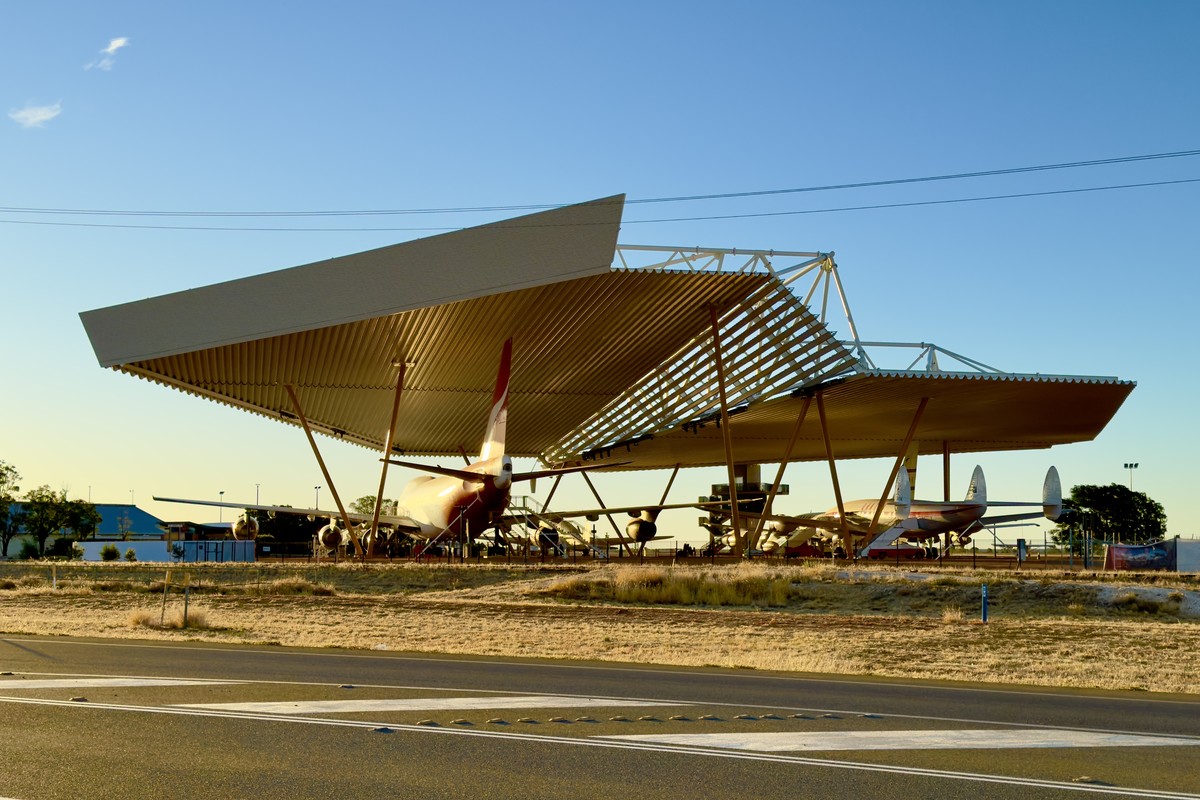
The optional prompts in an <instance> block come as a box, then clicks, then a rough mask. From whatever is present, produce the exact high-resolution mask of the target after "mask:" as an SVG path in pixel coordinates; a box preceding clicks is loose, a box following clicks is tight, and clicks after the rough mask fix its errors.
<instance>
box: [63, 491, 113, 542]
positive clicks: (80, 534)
mask: <svg viewBox="0 0 1200 800" xmlns="http://www.w3.org/2000/svg"><path fill="white" fill-rule="evenodd" d="M103 521H104V518H103V517H102V516H100V512H99V511H97V510H96V506H95V505H93V504H92V503H89V502H88V501H87V500H69V501H67V523H66V526H67V527H68V528H70V529H71V531H72V532H73V533H74V534H75V538H76V539H80V540H82V539H90V538H92V537H93V536H95V535H96V528H98V527H99V526H100V523H101V522H103Z"/></svg>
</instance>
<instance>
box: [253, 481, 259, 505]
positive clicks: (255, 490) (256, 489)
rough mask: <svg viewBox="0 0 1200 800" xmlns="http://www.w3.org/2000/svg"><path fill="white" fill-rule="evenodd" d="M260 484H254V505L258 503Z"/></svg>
mask: <svg viewBox="0 0 1200 800" xmlns="http://www.w3.org/2000/svg"><path fill="white" fill-rule="evenodd" d="M259 485H260V484H257V483H256V484H254V505H258V487H259Z"/></svg>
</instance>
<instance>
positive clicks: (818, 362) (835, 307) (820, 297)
mask: <svg viewBox="0 0 1200 800" xmlns="http://www.w3.org/2000/svg"><path fill="white" fill-rule="evenodd" d="M613 269H614V271H652V272H668V271H682V272H688V273H723V274H730V275H745V274H748V273H755V274H762V275H766V276H768V280H767V282H766V283H764V284H763V285H762V286H761V287H760V288H759V289H757V290H756V291H754V292H753V293H751V294H749V295H748V296H746V297H745V298H743V299H742V300H740V301H739V302H736V303H734V304H732V305H730V306H728V307H726V308H721V309H717V313H718V324H717V330H718V331H719V336H720V346H721V350H722V352H723V353H724V362H725V363H724V379H725V382H726V390H727V392H728V398H727V401H728V410H730V411H731V412H733V413H735V414H736V413H738V412H741V411H744V410H747V409H748V408H749V406H750V405H751V404H758V403H763V402H766V401H770V400H774V399H780V398H784V397H788V396H791V395H795V394H797V393H799V392H804V391H805V390H808V389H811V388H812V387H816V386H819V385H820V384H822V383H825V382H827V381H831V380H834V379H839V378H847V377H852V376H872V375H873V376H885V375H886V376H888V377H899V376H904V375H911V376H921V375H945V376H947V377H949V376H962V377H966V376H969V375H972V374H974V375H978V376H980V377H982V376H990V377H993V378H999V379H1004V378H1009V379H1015V378H1018V377H1022V378H1023V377H1028V378H1030V379H1039V380H1040V379H1046V380H1060V379H1061V380H1070V381H1081V380H1082V381H1104V382H1107V381H1113V380H1115V379H1112V378H1102V377H1094V378H1093V377H1084V378H1080V377H1076V376H1041V375H1039V376H1023V375H1022V376H1018V375H1015V374H1011V373H1005V372H1003V371H1002V370H1000V369H997V368H995V367H992V366H989V365H987V364H984V363H983V362H980V361H977V360H975V359H972V358H969V357H967V356H964V355H961V354H959V353H956V352H954V351H951V350H949V349H946V348H944V347H941V346H939V345H936V344H932V343H928V342H885V341H866V340H863V339H862V338H861V337H860V336H859V333H858V327H857V325H856V323H855V320H854V314H853V312H852V311H851V308H850V302H849V299H848V298H847V296H846V292H845V289H844V287H843V285H842V281H841V277H840V275H839V274H838V266H837V262H836V261H835V260H834V254H833V253H832V252H828V253H822V252H790V251H775V250H742V249H721V248H699V247H693V248H683V247H663V246H645V245H618V246H617V255H616V261H615V263H614V265H613ZM837 312H840V318H839V321H840V322H843V323H844V324H845V325H846V327H847V329H848V336H847V337H845V338H844V339H840V338H838V336H837V334H836V332H835V331H834V330H832V329H831V327H830V324H831V321H832V318H833V316H834V314H835V313H837ZM713 337H714V334H713V332H712V330H711V329H708V330H705V331H703V332H701V333H699V334H697V335H696V336H694V337H693V338H692V339H691V340H689V341H688V342H687V343H686V344H684V345H683V346H682V347H680V348H679V349H678V350H677V351H676V352H675V353H673V354H672V355H671V357H670V358H668V359H667V360H666V361H664V362H663V363H662V364H661V365H659V366H658V367H657V368H656V369H655V370H653V371H652V372H651V373H649V374H647V375H646V376H645V377H643V378H642V379H641V380H639V381H637V382H636V383H634V384H632V385H631V386H630V387H629V388H628V389H627V390H626V391H624V392H623V393H622V394H621V395H620V396H619V397H617V398H616V399H614V400H613V401H612V402H610V403H609V404H608V405H607V406H605V407H604V408H603V409H601V410H600V411H598V412H597V413H595V414H594V415H592V416H591V417H590V418H589V419H587V420H586V421H584V422H583V423H582V424H581V425H580V426H579V427H578V428H577V429H576V430H574V431H572V432H571V434H570V435H568V436H566V437H564V438H563V439H561V440H560V441H559V442H557V443H555V444H554V445H553V446H552V447H550V448H548V449H547V450H546V451H545V452H544V453H543V455H542V459H543V460H544V461H545V462H547V463H561V462H566V461H574V460H579V459H583V460H588V459H591V458H596V457H602V456H604V455H605V454H607V453H609V452H610V451H612V450H613V449H616V448H621V447H626V448H628V446H629V445H633V444H637V443H639V442H642V441H645V440H646V439H648V438H652V437H654V436H655V435H660V434H663V433H665V432H668V431H672V430H684V431H688V430H691V431H693V432H694V431H695V430H697V429H698V428H699V427H701V426H704V425H707V424H710V423H715V421H716V420H717V418H718V417H719V414H720V410H721V409H720V403H719V397H718V391H717V385H718V380H717V364H716V359H714V357H713V354H714V350H715V348H714V338H713ZM884 349H888V350H912V351H915V352H916V355H915V357H914V358H913V359H912V361H911V362H910V363H909V364H908V366H907V367H906V368H904V369H900V370H894V369H880V368H879V367H878V366H877V365H876V361H875V358H873V357H872V351H873V350H874V351H879V350H884ZM947 367H951V368H950V369H947ZM953 367H959V369H954V368H953Z"/></svg>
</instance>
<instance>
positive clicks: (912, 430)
mask: <svg viewBox="0 0 1200 800" xmlns="http://www.w3.org/2000/svg"><path fill="white" fill-rule="evenodd" d="M927 405H929V398H928V397H922V398H921V402H920V403H919V404H918V405H917V413H916V414H914V415H913V420H912V423H911V424H910V425H909V426H908V433H906V434H905V435H904V444H902V445H900V453H899V455H897V456H896V463H894V464H892V471H891V474H889V475H888V479H887V483H885V484H884V486H883V495H882V496H881V497H880V498H879V504H878V505H877V506H875V514H874V516H872V517H871V527H869V528H867V539H868V540H870V539H871V537H873V536H875V526H876V525H878V524H879V517H880V515H881V514H883V506H884V503H886V502H887V497H888V494H890V493H891V491H892V484H893V483H894V482H895V480H896V475H897V474H898V473H899V472H900V467H901V466H903V464H904V457H905V456H906V455H907V454H908V446H909V444H911V443H912V440H913V436H914V435H915V434H916V432H917V425H919V424H920V423H921V415H922V414H924V413H925V406H927Z"/></svg>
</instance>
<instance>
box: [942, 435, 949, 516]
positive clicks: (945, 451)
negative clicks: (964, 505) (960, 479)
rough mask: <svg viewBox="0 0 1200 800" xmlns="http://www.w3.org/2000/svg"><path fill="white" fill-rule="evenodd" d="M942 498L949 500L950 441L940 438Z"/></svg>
mask: <svg viewBox="0 0 1200 800" xmlns="http://www.w3.org/2000/svg"><path fill="white" fill-rule="evenodd" d="M942 499H943V500H945V501H946V502H947V503H949V502H950V442H948V441H946V440H945V439H943V440H942Z"/></svg>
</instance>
